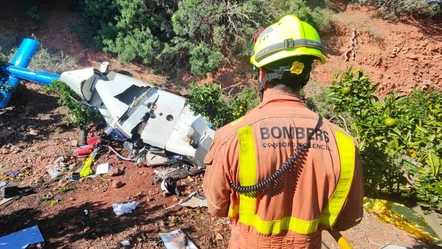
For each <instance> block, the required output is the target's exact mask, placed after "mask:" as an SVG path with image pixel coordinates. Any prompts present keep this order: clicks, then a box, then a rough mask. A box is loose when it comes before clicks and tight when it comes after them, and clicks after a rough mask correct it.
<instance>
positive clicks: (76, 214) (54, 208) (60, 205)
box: [0, 6, 442, 249]
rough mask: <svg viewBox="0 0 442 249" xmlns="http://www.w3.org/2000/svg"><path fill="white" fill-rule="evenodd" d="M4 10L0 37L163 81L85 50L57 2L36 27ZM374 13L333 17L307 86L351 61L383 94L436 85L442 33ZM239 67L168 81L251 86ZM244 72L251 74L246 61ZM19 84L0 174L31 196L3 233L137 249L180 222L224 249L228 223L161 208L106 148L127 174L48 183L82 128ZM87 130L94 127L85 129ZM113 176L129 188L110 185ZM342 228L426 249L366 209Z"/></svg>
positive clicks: (369, 241) (140, 175) (3, 117)
mask: <svg viewBox="0 0 442 249" xmlns="http://www.w3.org/2000/svg"><path fill="white" fill-rule="evenodd" d="M0 14H1V15H0V16H2V18H3V19H1V20H0V31H1V33H2V34H20V35H21V36H23V35H29V34H30V33H34V34H35V36H36V38H37V39H38V40H39V41H40V42H41V44H42V45H43V46H44V47H47V48H54V49H60V50H62V51H64V52H65V53H68V54H71V55H74V56H76V57H77V58H78V60H79V63H80V65H79V67H87V66H95V67H97V66H98V65H99V63H100V62H101V61H103V60H108V61H110V62H111V69H119V68H124V69H126V70H127V69H128V70H129V71H132V72H133V73H134V75H135V77H136V78H139V79H142V80H145V81H150V82H156V83H159V84H163V83H165V81H166V78H165V77H163V76H161V75H154V74H148V73H147V72H148V68H146V67H143V66H140V65H133V64H132V65H130V66H128V67H125V66H123V65H120V64H119V63H118V62H116V61H115V59H113V58H111V57H110V55H109V54H106V53H102V52H94V51H91V50H88V49H86V48H84V47H83V46H82V45H81V43H80V42H79V41H78V39H77V37H76V36H75V35H73V34H72V33H70V32H69V27H68V25H69V22H72V21H75V20H77V18H78V16H77V15H76V14H75V13H73V12H70V11H69V10H68V9H67V8H65V7H63V6H58V7H52V8H49V7H48V8H47V10H46V12H45V13H43V16H44V17H45V18H44V20H43V23H40V24H35V23H33V22H32V21H31V20H29V19H26V17H23V18H22V19H17V17H16V16H17V15H16V14H14V13H12V12H11V11H7V9H6V8H2V9H0ZM371 15H372V12H368V10H366V9H352V8H347V10H346V11H345V12H342V13H339V14H337V15H336V16H335V18H336V21H337V24H336V27H335V30H334V31H333V33H332V34H331V35H327V36H325V37H324V38H323V40H324V43H325V44H326V45H327V46H328V48H329V50H328V59H329V63H327V64H325V65H320V66H318V67H316V69H315V72H314V77H313V82H315V81H320V82H323V83H324V84H327V83H329V82H330V79H331V77H332V75H333V74H334V73H335V72H337V71H341V70H344V69H346V68H347V67H348V66H350V65H354V66H355V67H358V68H359V67H362V68H363V69H365V70H366V71H367V73H368V74H370V75H371V76H372V77H373V78H374V80H375V81H382V84H381V88H380V91H381V93H385V92H387V91H389V90H393V89H398V90H402V91H405V92H407V91H409V89H411V87H414V86H418V87H435V88H441V86H442V82H441V80H442V79H441V76H440V75H439V74H438V72H440V71H441V70H442V64H441V63H439V62H440V59H442V58H441V56H442V50H441V48H442V32H441V29H440V28H438V27H437V26H433V27H432V28H428V29H427V28H424V26H419V25H417V23H412V24H413V25H411V24H391V23H388V22H386V21H382V20H378V19H372V18H371V17H370V16H371ZM353 29H355V30H356V34H357V36H356V39H357V44H356V43H354V39H353V43H354V44H355V45H356V46H354V47H353V48H354V52H355V57H354V60H353V59H352V58H350V59H349V61H346V59H345V55H346V52H348V51H349V50H348V49H349V47H350V44H351V42H350V38H351V37H352V34H353ZM349 54H350V53H349ZM237 66H238V65H236V66H235V65H234V66H232V65H229V64H226V65H225V67H224V69H223V70H221V71H220V72H219V73H216V74H213V75H209V78H208V79H203V80H201V79H197V78H194V77H192V76H190V75H188V74H187V73H185V72H183V73H180V74H179V76H178V77H177V78H175V79H171V80H170V81H169V83H167V86H168V87H172V88H176V89H178V90H180V89H181V88H182V87H185V86H186V85H187V84H188V82H189V81H190V80H194V79H196V80H201V81H205V82H207V81H211V80H214V81H216V82H220V83H222V84H223V85H224V86H228V85H232V84H238V83H245V84H250V85H254V84H255V82H254V81H251V80H249V76H248V75H246V74H237V73H236V72H237V71H238V67H237ZM241 68H242V69H243V71H247V70H250V67H248V65H244V67H241ZM24 88H25V89H21V90H19V91H18V92H17V94H16V96H14V98H13V100H12V101H11V103H10V106H9V107H8V108H6V109H3V110H0V132H1V133H0V135H1V137H0V147H1V148H0V176H1V177H2V179H3V180H8V181H10V182H14V183H16V184H18V186H20V187H33V188H34V190H35V193H33V194H30V195H27V196H24V197H22V198H20V199H18V200H15V201H13V202H10V203H8V204H6V205H3V206H0V215H1V216H0V236H3V235H6V234H9V233H12V232H14V231H17V230H20V229H23V228H26V227H29V226H32V225H38V226H39V228H40V230H41V232H42V234H43V236H44V238H45V240H46V244H45V248H120V247H122V246H121V245H120V242H121V241H123V240H129V241H130V243H131V245H132V247H133V248H164V247H163V245H162V242H161V241H160V239H159V237H158V233H161V232H167V231H172V230H174V229H177V228H181V229H183V230H184V231H185V232H186V233H187V234H188V235H189V236H190V238H191V239H192V240H193V241H194V242H195V243H196V244H197V245H198V246H199V247H200V248H226V245H227V241H228V239H229V230H228V225H226V222H225V221H224V220H222V219H215V218H213V217H211V216H210V215H209V214H208V213H207V212H206V209H204V208H202V209H188V208H175V209H171V210H167V211H166V210H165V207H167V206H170V205H172V204H174V203H176V202H177V201H178V198H176V197H174V196H164V195H162V194H161V190H160V187H159V186H158V185H153V184H152V180H153V177H154V176H153V169H152V168H147V167H141V168H137V167H135V166H134V165H133V163H130V162H124V161H121V160H119V159H117V158H116V157H115V155H114V154H112V153H106V154H104V155H103V156H102V157H100V159H99V161H98V162H97V164H99V163H103V162H110V163H112V164H113V165H114V166H115V167H126V173H125V174H124V175H122V176H118V177H113V178H111V177H108V176H104V177H98V178H94V179H86V180H82V181H77V182H73V183H68V184H69V185H68V186H75V188H76V189H75V190H73V191H69V192H60V187H61V186H64V185H66V184H67V182H64V181H52V180H51V179H50V177H49V175H48V174H47V173H46V171H45V166H46V165H49V164H52V163H53V162H54V161H55V160H56V159H57V158H58V157H59V156H61V155H63V156H64V158H65V162H66V163H67V164H69V165H73V166H74V168H75V169H78V168H79V167H81V165H82V163H83V162H84V160H85V158H82V157H77V156H75V154H73V153H72V149H74V148H76V140H78V130H76V129H71V128H69V127H66V126H65V125H64V124H63V120H62V118H63V117H64V115H65V114H66V109H65V108H61V107H57V104H56V99H55V98H54V97H52V96H48V95H46V94H45V93H44V92H43V91H42V90H41V87H40V86H39V85H36V84H31V83H27V84H26V85H25V87H24ZM92 135H94V133H93V132H92V133H91V134H89V136H92ZM12 170H19V171H20V174H19V175H17V176H14V177H9V178H6V174H7V172H10V171H12ZM69 174H70V173H69V172H66V174H65V175H66V176H69ZM201 177H202V176H198V177H192V178H189V179H185V180H182V181H181V182H180V185H181V186H180V188H181V189H182V191H183V193H185V194H189V193H190V192H192V191H196V192H199V193H201ZM113 180H118V181H121V182H123V183H125V185H124V186H123V187H122V188H118V189H116V188H113V187H112V181H113ZM201 194H202V193H201ZM51 196H52V197H51ZM49 197H51V200H53V201H54V202H52V204H53V205H51V200H49V201H44V199H45V198H46V199H48V198H49ZM180 198H183V197H180ZM130 201H138V202H139V203H140V206H139V207H138V208H137V209H136V210H135V211H134V212H133V213H132V214H127V215H123V216H120V217H117V216H116V215H115V214H114V213H113V211H112V208H111V205H112V204H114V203H119V202H130ZM85 210H87V211H88V212H87V213H88V214H87V215H85V212H84V211H85ZM343 234H344V236H345V237H346V238H347V239H348V240H349V241H350V243H351V244H352V245H353V246H354V248H370V249H372V248H373V249H377V248H380V247H382V246H385V245H387V244H397V245H402V246H407V247H409V248H430V247H431V246H430V245H428V244H425V243H421V242H419V241H416V240H415V239H413V238H412V237H411V236H410V235H408V234H406V233H405V232H403V231H401V230H399V229H397V228H395V227H393V226H392V225H389V224H385V223H381V222H380V221H378V220H377V219H376V218H375V217H373V216H371V215H369V214H366V215H365V217H364V219H363V222H362V223H361V225H359V226H357V227H355V228H353V229H351V230H349V231H346V232H344V233H343ZM324 242H325V245H326V246H327V247H329V248H337V245H336V243H335V242H333V239H332V238H331V237H330V236H329V235H327V234H326V233H324ZM324 248H325V246H324Z"/></svg>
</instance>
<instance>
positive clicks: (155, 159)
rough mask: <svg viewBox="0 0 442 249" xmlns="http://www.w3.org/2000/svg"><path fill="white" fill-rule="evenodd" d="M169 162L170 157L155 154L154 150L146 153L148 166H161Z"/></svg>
mask: <svg viewBox="0 0 442 249" xmlns="http://www.w3.org/2000/svg"><path fill="white" fill-rule="evenodd" d="M168 162H169V158H167V157H164V156H160V155H157V154H154V153H152V152H150V151H149V152H147V154H146V163H147V166H150V167H152V166H160V165H165V164H167V163H168Z"/></svg>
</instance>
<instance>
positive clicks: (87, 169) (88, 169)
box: [80, 153, 96, 177]
mask: <svg viewBox="0 0 442 249" xmlns="http://www.w3.org/2000/svg"><path fill="white" fill-rule="evenodd" d="M95 155H96V154H95V153H92V154H90V155H89V156H88V158H87V159H86V161H84V164H83V168H81V170H80V177H86V176H88V175H92V164H93V163H94V161H95Z"/></svg>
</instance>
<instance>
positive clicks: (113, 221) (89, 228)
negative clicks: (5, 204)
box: [0, 202, 195, 248]
mask: <svg viewBox="0 0 442 249" xmlns="http://www.w3.org/2000/svg"><path fill="white" fill-rule="evenodd" d="M43 204H46V203H43ZM163 208H164V207H163V206H160V205H156V206H148V205H147V204H145V203H140V206H139V208H137V209H136V210H135V211H133V212H132V213H130V214H124V215H121V216H116V215H115V213H114V212H113V210H112V207H110V206H104V203H102V202H88V203H85V204H83V205H79V206H75V207H69V208H66V209H64V210H61V211H60V212H57V213H56V214H54V215H48V216H46V217H42V216H41V215H42V213H41V211H40V210H37V209H32V208H23V209H20V210H17V211H14V212H12V213H10V214H7V215H2V216H1V218H0V236H4V235H7V234H10V233H13V232H16V231H19V230H22V229H24V228H27V227H31V226H34V225H38V227H39V229H40V231H41V233H42V235H43V238H44V239H45V248H66V246H68V247H69V245H71V244H73V243H75V242H77V241H79V240H85V241H86V242H87V241H89V242H87V243H88V244H90V243H92V242H94V241H96V240H97V239H99V238H101V237H104V236H112V235H116V234H119V233H121V232H124V231H127V232H129V233H130V231H132V234H131V235H129V236H128V238H126V239H128V240H129V242H130V243H131V245H133V244H135V243H137V242H140V241H143V242H142V243H145V244H148V243H149V241H155V244H161V243H162V242H161V240H160V238H159V236H157V233H158V232H165V231H161V228H159V227H158V226H156V224H157V223H158V222H161V220H163V221H164V220H166V222H167V217H168V216H171V215H173V214H174V213H176V212H175V211H172V210H171V211H170V212H167V213H166V215H164V216H152V215H151V214H154V213H155V212H157V211H159V210H160V209H163ZM85 210H88V215H85ZM170 222H173V221H170ZM140 227H141V228H143V227H144V228H147V229H139V228H140ZM182 230H183V231H184V232H186V233H191V232H194V231H195V229H194V228H193V227H184V228H182ZM133 231H135V232H133ZM152 234H154V235H155V236H152ZM114 242H115V247H112V245H109V244H107V248H109V246H111V248H120V247H121V246H120V245H119V242H120V241H114Z"/></svg>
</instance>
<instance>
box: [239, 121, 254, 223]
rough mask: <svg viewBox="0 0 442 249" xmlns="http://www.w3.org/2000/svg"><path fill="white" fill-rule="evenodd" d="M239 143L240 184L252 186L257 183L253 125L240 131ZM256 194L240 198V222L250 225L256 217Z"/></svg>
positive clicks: (244, 195) (247, 194) (241, 195)
mask: <svg viewBox="0 0 442 249" xmlns="http://www.w3.org/2000/svg"><path fill="white" fill-rule="evenodd" d="M238 143H239V183H240V184H241V186H251V185H254V184H255V183H256V153H255V138H254V136H253V128H252V126H251V125H248V126H245V127H242V128H241V129H239V130H238ZM255 202H256V198H255V195H254V194H250V193H245V194H243V193H241V194H240V197H239V222H241V223H244V224H249V223H250V221H251V220H252V219H253V216H254V215H255Z"/></svg>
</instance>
